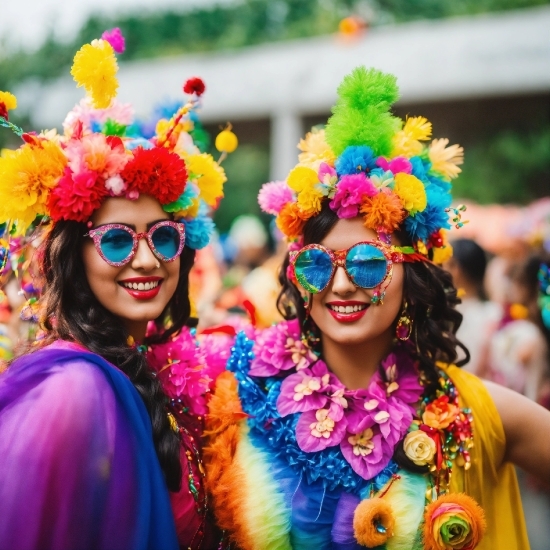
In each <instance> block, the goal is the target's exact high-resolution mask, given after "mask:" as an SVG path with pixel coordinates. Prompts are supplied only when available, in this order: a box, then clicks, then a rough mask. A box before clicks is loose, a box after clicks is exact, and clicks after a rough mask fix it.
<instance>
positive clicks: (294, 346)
mask: <svg viewBox="0 0 550 550" xmlns="http://www.w3.org/2000/svg"><path fill="white" fill-rule="evenodd" d="M301 336H302V335H301V332H300V326H299V324H298V321H297V320H296V319H294V320H292V321H283V322H281V323H278V324H277V325H274V326H272V327H269V328H268V329H265V330H264V331H262V332H261V333H260V334H259V336H258V338H257V339H256V342H255V344H254V348H253V352H254V359H253V360H252V362H251V364H250V366H251V368H250V371H249V374H250V375H251V376H273V375H276V374H279V373H280V372H281V371H287V370H290V369H292V368H294V367H296V369H297V370H300V369H305V368H307V367H308V366H309V365H311V364H312V363H313V362H315V361H317V357H316V356H315V354H314V353H313V352H312V351H311V350H310V349H309V348H308V347H307V346H306V345H305V344H304V343H303V342H302V340H301Z"/></svg>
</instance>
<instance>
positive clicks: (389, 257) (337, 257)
mask: <svg viewBox="0 0 550 550" xmlns="http://www.w3.org/2000/svg"><path fill="white" fill-rule="evenodd" d="M360 244H366V245H370V246H374V247H375V248H377V249H378V250H380V251H381V252H382V254H383V255H384V258H385V259H386V274H385V275H384V278H383V279H382V281H380V283H379V284H378V285H376V286H374V287H362V286H361V285H358V284H357V283H356V282H355V280H354V278H353V277H352V276H351V275H350V273H349V272H348V269H347V267H346V257H347V255H348V253H349V251H350V250H351V249H352V248H355V247H356V246H359V245H360ZM313 249H316V250H320V251H321V252H324V253H326V254H327V255H328V256H329V258H330V260H331V263H332V270H331V273H330V277H329V278H328V280H327V284H326V285H325V286H324V287H323V288H321V289H319V290H317V291H316V292H312V291H311V290H308V292H311V293H312V294H318V293H319V292H323V290H325V289H326V288H327V287H328V285H329V284H330V282H331V281H332V279H333V277H334V274H335V273H336V269H337V268H338V267H342V268H343V269H344V271H345V272H346V275H347V277H348V278H349V280H350V281H351V282H352V283H353V284H354V285H355V286H357V287H359V288H365V289H368V290H370V289H372V288H374V289H377V290H375V292H374V295H373V298H372V302H373V303H379V304H382V301H383V299H384V296H385V291H386V289H387V288H388V286H389V284H390V282H391V279H392V275H393V264H395V263H402V262H404V261H406V260H405V256H404V253H403V252H402V251H401V250H400V248H399V247H396V246H388V245H387V244H385V243H383V242H382V241H374V240H367V241H359V242H356V243H355V244H353V245H352V246H350V247H349V248H345V249H342V250H331V249H330V248H327V247H325V246H323V245H322V244H316V243H314V244H308V245H306V246H304V247H303V248H301V249H300V250H297V251H292V252H290V255H289V260H290V268H291V275H292V278H293V279H294V280H295V281H297V282H298V283H299V284H300V285H301V286H302V287H303V288H304V289H305V287H304V285H303V284H302V283H301V281H300V280H299V279H298V277H297V275H296V261H297V259H298V258H299V256H300V255H301V254H302V253H304V252H306V251H307V250H313ZM308 286H309V285H308ZM306 290H307V289H306Z"/></svg>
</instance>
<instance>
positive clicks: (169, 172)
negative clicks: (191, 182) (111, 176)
mask: <svg viewBox="0 0 550 550" xmlns="http://www.w3.org/2000/svg"><path fill="white" fill-rule="evenodd" d="M120 175H121V177H122V179H123V180H124V181H125V182H126V183H127V184H128V190H129V191H131V190H136V191H138V192H139V193H144V194H146V195H151V196H153V197H155V199H157V200H158V201H159V202H160V204H169V203H171V202H174V201H175V200H177V199H178V198H179V197H180V195H181V194H182V193H183V190H184V189H185V183H186V182H187V170H186V168H185V162H183V159H181V158H180V157H179V155H177V154H176V153H171V152H170V151H168V149H166V148H164V147H155V148H153V149H143V148H141V147H138V148H137V149H136V150H135V151H134V158H133V159H132V160H130V161H129V162H128V164H127V165H126V166H125V167H124V170H123V171H122V172H121V174H120Z"/></svg>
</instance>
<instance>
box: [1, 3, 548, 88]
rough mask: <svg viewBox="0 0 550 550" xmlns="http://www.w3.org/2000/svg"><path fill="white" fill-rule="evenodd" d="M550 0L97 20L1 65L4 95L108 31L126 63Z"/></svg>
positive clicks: (224, 8) (288, 7)
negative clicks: (354, 25)
mask: <svg viewBox="0 0 550 550" xmlns="http://www.w3.org/2000/svg"><path fill="white" fill-rule="evenodd" d="M549 1H550V0H370V1H365V0H241V1H236V2H235V3H230V4H225V5H217V6H210V7H208V8H203V9H193V10H191V11H184V12H179V11H159V12H157V13H153V14H150V13H147V14H146V15H141V14H136V15H131V16H129V15H125V16H118V17H107V16H102V15H94V16H92V17H91V18H90V19H89V20H88V21H87V22H86V24H85V25H84V26H83V27H82V29H80V31H79V32H78V34H77V36H76V37H75V38H74V40H72V41H71V42H70V43H61V42H58V41H56V40H55V39H54V37H53V35H50V37H49V38H48V39H47V40H46V41H45V42H44V44H43V45H42V47H41V48H40V49H39V50H38V51H36V52H30V53H27V52H24V51H19V52H15V53H13V54H12V55H10V56H8V57H6V58H4V59H0V89H2V90H6V89H10V88H13V86H14V85H15V84H16V83H18V82H21V81H22V80H24V79H26V78H37V79H39V80H47V79H50V78H55V77H57V76H59V75H62V74H66V73H67V67H69V66H70V64H71V62H72V59H73V56H74V54H75V53H76V52H77V51H78V49H79V48H80V47H81V46H82V45H83V44H85V43H88V42H90V41H91V40H93V39H94V38H98V37H99V36H101V34H102V32H103V31H104V30H105V29H109V28H112V27H120V28H121V29H122V32H123V34H124V36H125V38H126V52H125V53H124V55H123V56H122V60H123V61H129V60H132V59H142V58H151V57H160V56H170V55H178V54H182V53H193V52H208V51H214V50H225V49H235V48H242V47H244V46H251V45H254V44H260V43H265V42H273V41H279V40H288V39H293V38H302V37H306V36H319V35H325V34H330V33H334V32H336V30H337V28H338V23H339V21H340V20H341V19H342V18H343V17H345V16H347V15H350V14H356V13H359V14H361V13H363V12H365V6H367V7H368V9H367V12H368V17H369V19H371V21H370V23H371V24H372V25H376V24H378V23H379V22H388V21H391V20H394V21H407V20H411V19H422V18H441V17H450V16H455V15H466V14H472V13H481V12H488V11H498V10H507V9H517V8H523V7H528V6H535V5H541V4H547V3H548V2H549Z"/></svg>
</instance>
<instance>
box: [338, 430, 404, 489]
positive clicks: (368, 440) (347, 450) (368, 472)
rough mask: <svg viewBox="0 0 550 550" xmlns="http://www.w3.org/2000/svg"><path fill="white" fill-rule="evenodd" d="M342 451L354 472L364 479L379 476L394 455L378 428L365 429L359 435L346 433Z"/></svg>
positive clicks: (341, 444)
mask: <svg viewBox="0 0 550 550" xmlns="http://www.w3.org/2000/svg"><path fill="white" fill-rule="evenodd" d="M340 450H341V451H342V454H343V455H344V458H345V459H346V460H347V462H348V463H349V464H350V466H351V467H352V468H353V471H354V472H355V473H357V474H358V475H360V476H361V477H362V478H363V479H372V478H373V477H374V476H376V475H377V474H379V473H380V472H381V471H382V470H383V469H384V468H385V467H386V466H387V464H388V462H389V461H390V459H391V457H392V455H393V446H392V445H390V444H388V443H387V442H386V441H384V439H383V438H382V436H381V435H380V434H379V433H377V430H376V428H365V430H363V431H361V432H359V433H357V434H355V433H350V432H346V434H345V436H344V438H343V439H342V442H341V443H340Z"/></svg>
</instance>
